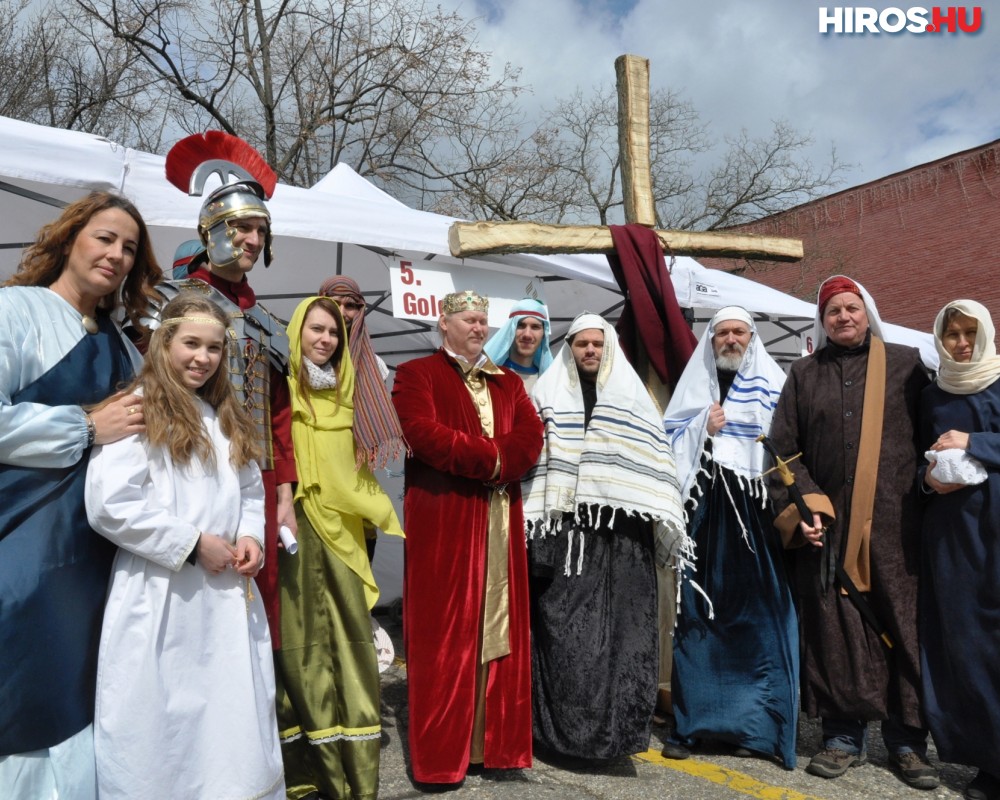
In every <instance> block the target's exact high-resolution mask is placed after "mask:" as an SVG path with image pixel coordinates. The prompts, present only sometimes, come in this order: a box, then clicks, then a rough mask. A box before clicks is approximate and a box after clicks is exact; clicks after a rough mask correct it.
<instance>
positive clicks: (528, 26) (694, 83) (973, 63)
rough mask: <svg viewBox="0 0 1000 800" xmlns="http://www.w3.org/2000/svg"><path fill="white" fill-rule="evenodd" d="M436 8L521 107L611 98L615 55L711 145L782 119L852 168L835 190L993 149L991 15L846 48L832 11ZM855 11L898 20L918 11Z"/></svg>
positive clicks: (999, 84)
mask: <svg viewBox="0 0 1000 800" xmlns="http://www.w3.org/2000/svg"><path fill="white" fill-rule="evenodd" d="M440 2H441V3H442V5H443V6H444V7H446V8H453V9H456V10H458V11H460V12H461V13H462V15H463V16H465V17H473V18H477V20H478V21H477V26H478V29H479V32H480V40H479V43H480V45H481V46H482V47H483V49H486V50H489V51H491V52H492V53H493V55H494V58H495V60H496V62H497V63H498V64H502V63H503V62H510V63H511V64H514V65H516V66H520V67H521V68H522V70H523V72H522V79H523V81H524V82H525V83H526V84H528V85H530V86H531V88H532V90H533V94H532V96H531V97H530V98H529V100H528V101H527V102H528V104H529V107H536V108H537V107H539V106H541V107H545V106H551V105H552V103H553V101H554V100H555V99H556V98H558V97H564V96H566V95H568V94H570V93H571V92H572V91H573V90H574V89H575V88H576V87H580V88H581V89H583V90H588V89H590V88H591V87H593V86H595V85H598V84H602V83H604V84H608V85H610V84H612V83H613V82H614V59H615V58H616V57H617V56H618V55H620V54H622V53H634V54H637V55H642V56H645V57H647V58H649V59H650V62H651V65H650V69H651V84H652V88H653V89H656V88H660V87H670V88H672V89H674V90H678V91H680V92H681V93H682V94H683V95H684V96H685V97H686V98H687V99H688V100H690V101H692V102H693V103H694V105H695V107H696V108H697V109H698V111H699V112H700V114H701V116H702V119H703V120H705V121H707V122H709V123H710V129H709V130H710V133H711V135H712V136H713V137H714V138H715V139H717V140H721V139H722V138H723V137H724V136H725V135H727V134H730V135H731V134H734V133H738V132H739V130H740V129H741V128H746V129H747V130H748V131H749V132H750V133H751V134H752V135H765V134H767V133H768V132H769V131H770V129H771V120H774V119H784V120H787V121H789V122H790V123H792V124H793V125H794V126H795V127H796V128H798V129H799V130H800V131H806V132H810V133H811V134H812V136H813V138H814V139H815V140H816V144H815V156H814V157H815V159H816V160H817V161H822V160H823V159H824V157H825V156H826V155H827V154H828V153H829V150H830V145H831V144H833V145H835V146H836V148H837V153H838V155H839V156H840V158H841V159H842V160H843V161H845V162H849V163H851V164H852V165H854V166H853V168H852V169H851V171H850V172H849V173H847V174H846V176H845V177H846V181H845V183H844V186H845V187H846V186H851V185H856V184H858V183H863V182H865V181H868V180H873V179H875V178H879V177H882V176H884V175H887V174H889V173H892V172H896V171H898V170H901V169H906V168H907V167H910V166H913V165H916V164H920V163H923V162H926V161H931V160H933V159H935V158H940V157H942V156H945V155H948V154H950V153H954V152H957V151H959V150H964V149H967V148H970V147H974V146H976V145H979V144H983V143H985V142H988V141H992V140H994V139H997V138H1000V4H997V3H986V2H983V0H978V2H980V3H981V6H980V8H981V9H982V27H981V30H980V31H979V33H977V34H965V33H957V34H949V33H940V34H926V33H924V34H913V33H899V34H886V33H881V34H865V35H853V36H852V35H837V34H826V35H823V34H820V33H819V31H818V26H819V13H818V12H819V8H820V6H821V5H826V6H828V7H829V6H832V5H833V3H835V2H837V0H826V2H825V3H824V2H823V0H440ZM840 2H844V0H840ZM847 2H851V0H847ZM857 2H858V5H862V4H869V5H870V6H871V7H874V8H876V9H877V10H879V11H881V10H883V9H885V8H889V7H894V8H902V10H903V11H904V12H905V11H906V10H907V9H911V8H916V7H917V4H918V3H919V2H920V0H914V2H913V4H912V5H911V4H909V3H906V2H905V0H903V2H899V3H895V4H893V3H891V2H889V3H885V2H881V3H875V2H873V0H857ZM926 8H928V10H929V8H930V6H926ZM965 8H966V9H967V11H968V13H969V18H970V19H971V12H972V9H973V8H974V6H971V5H970V6H966V7H965ZM994 14H995V18H994Z"/></svg>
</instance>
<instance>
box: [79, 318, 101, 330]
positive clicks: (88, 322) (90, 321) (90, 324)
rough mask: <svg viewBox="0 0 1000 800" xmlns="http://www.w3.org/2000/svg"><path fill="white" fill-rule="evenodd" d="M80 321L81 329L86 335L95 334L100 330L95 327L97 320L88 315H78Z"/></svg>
mask: <svg viewBox="0 0 1000 800" xmlns="http://www.w3.org/2000/svg"><path fill="white" fill-rule="evenodd" d="M80 321H81V322H82V323H83V329H84V330H85V331H86V332H87V333H91V334H93V333H97V332H98V331H99V330H100V328H99V327H98V326H97V320H96V319H94V318H93V317H91V316H90V315H88V314H80Z"/></svg>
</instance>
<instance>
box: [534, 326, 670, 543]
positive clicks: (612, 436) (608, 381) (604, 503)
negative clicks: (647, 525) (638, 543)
mask: <svg viewBox="0 0 1000 800" xmlns="http://www.w3.org/2000/svg"><path fill="white" fill-rule="evenodd" d="M583 324H584V325H585V328H580V327H579V326H578V325H576V323H575V324H574V325H575V327H576V328H577V330H583V329H586V328H597V327H601V328H603V329H604V333H605V344H604V356H603V361H602V363H601V369H600V372H599V374H598V378H597V403H596V405H595V407H594V410H593V413H592V415H591V419H590V426H589V427H587V428H585V426H584V403H583V392H582V390H581V388H580V378H579V373H578V372H577V367H576V363H575V362H574V360H573V355H572V352H571V350H570V346H569V345H568V344H565V345H563V348H562V350H560V352H559V355H558V356H557V357H556V359H555V361H554V362H553V364H552V366H551V367H549V369H548V370H547V371H546V372H545V374H544V375H542V376H541V377H540V378H539V379H538V383H536V384H535V387H534V389H533V390H532V393H531V397H532V400H533V401H534V402H535V405H536V408H538V411H539V414H540V415H541V418H542V422H543V423H544V425H545V446H544V447H543V449H542V454H541V456H540V458H539V461H538V464H537V465H536V466H535V468H534V469H533V470H532V471H531V472H530V473H528V475H527V476H526V478H525V480H524V493H523V494H524V517H525V521H526V526H527V530H528V536H529V537H533V536H537V535H541V534H545V533H550V534H552V533H555V532H556V531H558V530H559V528H560V525H561V522H562V518H563V514H567V513H569V514H573V515H574V518H575V519H577V520H582V521H583V522H584V523H587V524H592V525H596V524H598V523H599V522H602V521H603V522H605V523H607V524H608V525H609V527H612V528H613V521H614V517H615V514H616V513H617V512H619V511H621V512H623V513H625V514H626V515H628V516H632V515H636V514H637V515H639V516H640V517H642V518H643V519H647V520H650V521H652V522H657V523H660V524H659V525H657V526H656V528H657V549H658V551H664V550H665V551H667V552H669V553H671V554H672V553H673V552H676V550H677V548H678V547H679V546H680V540H681V538H683V536H684V519H683V511H682V509H681V501H680V487H679V486H678V483H677V477H676V467H675V465H674V458H673V453H672V451H671V448H670V444H669V442H668V440H667V437H666V435H665V433H664V431H663V427H662V423H661V420H660V415H659V413H658V412H657V410H656V407H655V406H654V405H653V401H652V400H651V399H650V397H649V394H648V393H647V391H646V387H645V386H644V385H643V384H642V381H641V380H640V379H639V376H638V375H636V373H635V371H634V370H633V369H632V368H631V366H630V365H629V364H628V362H627V361H626V360H625V358H624V357H623V355H622V353H621V351H620V350H619V349H618V347H617V341H616V339H615V333H614V329H613V328H611V326H610V325H608V324H607V323H606V322H604V320H603V319H601V318H600V317H597V316H595V315H587V319H586V320H585V321H584V323H583ZM570 332H571V333H573V332H574V328H572V327H571V328H570ZM606 510H607V511H608V512H609V514H608V515H607V516H604V512H605V511H606Z"/></svg>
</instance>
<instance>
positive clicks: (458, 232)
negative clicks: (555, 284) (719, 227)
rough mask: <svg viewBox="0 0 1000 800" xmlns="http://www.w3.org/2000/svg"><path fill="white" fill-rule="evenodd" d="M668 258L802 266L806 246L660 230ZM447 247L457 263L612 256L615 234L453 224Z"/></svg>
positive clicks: (577, 228)
mask: <svg viewBox="0 0 1000 800" xmlns="http://www.w3.org/2000/svg"><path fill="white" fill-rule="evenodd" d="M656 235H657V236H658V237H659V239H660V244H661V245H663V249H664V250H666V251H667V253H668V254H669V253H672V254H673V255H677V256H705V257H713V258H757V259H763V260H767V261H798V260H800V259H801V258H802V255H803V251H802V242H801V241H800V240H799V239H785V238H782V237H778V236H756V235H754V234H750V233H703V232H699V231H659V230H658V231H656ZM448 245H449V247H450V248H451V254H452V255H453V256H456V257H457V258H469V257H472V256H482V255H501V254H506V253H536V254H538V255H553V254H556V253H611V252H614V244H613V243H612V241H611V230H610V229H609V228H605V227H600V226H596V225H594V226H587V225H547V224H545V223H541V222H454V223H452V225H451V228H449V230H448Z"/></svg>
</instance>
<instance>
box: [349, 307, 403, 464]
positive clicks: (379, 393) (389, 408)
mask: <svg viewBox="0 0 1000 800" xmlns="http://www.w3.org/2000/svg"><path fill="white" fill-rule="evenodd" d="M347 345H348V349H349V350H350V351H351V361H353V362H354V369H355V371H356V373H357V381H356V383H355V384H354V441H355V442H356V443H357V449H358V465H359V466H360V465H361V463H362V462H363V461H364V460H365V459H367V460H368V468H369V469H371V470H375V469H378V468H379V467H384V466H385V465H386V464H388V463H389V462H390V461H393V460H394V459H396V458H398V457H399V456H401V455H402V454H403V452H404V451H406V452H409V448H408V447H407V446H406V440H405V439H404V438H403V429H402V428H401V427H400V426H399V417H397V416H396V409H395V408H394V407H393V405H392V399H391V398H390V397H389V390H388V389H386V388H385V381H384V380H382V374H381V373H380V372H379V368H378V360H377V359H376V358H375V350H374V348H373V347H372V341H371V338H370V337H369V336H368V330H367V328H366V327H365V315H364V314H358V316H357V317H355V318H354V324H352V325H351V333H350V334H349V336H348V343H347Z"/></svg>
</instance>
